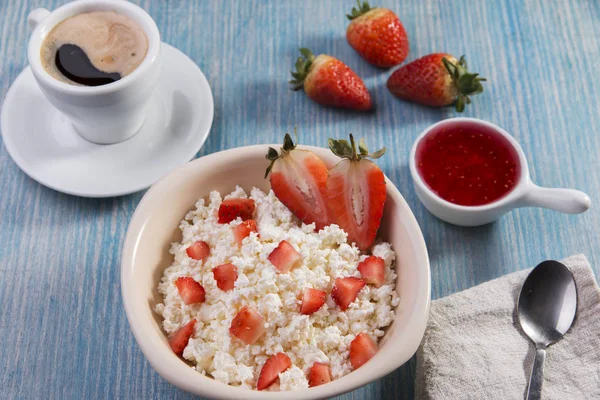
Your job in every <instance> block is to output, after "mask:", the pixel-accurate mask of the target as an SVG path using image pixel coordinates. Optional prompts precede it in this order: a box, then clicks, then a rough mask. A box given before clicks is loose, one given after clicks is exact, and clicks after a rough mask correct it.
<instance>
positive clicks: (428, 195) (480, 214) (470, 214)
mask: <svg viewBox="0 0 600 400" xmlns="http://www.w3.org/2000/svg"><path fill="white" fill-rule="evenodd" d="M454 124H465V125H474V126H481V127H483V128H487V129H488V130H490V131H492V132H494V133H495V134H497V135H500V136H503V137H504V138H506V139H507V140H508V143H509V144H510V145H512V147H513V149H514V150H515V151H516V153H517V155H518V156H519V163H520V167H521V175H520V177H519V181H518V183H517V184H516V185H515V187H514V188H513V189H512V190H511V191H510V192H509V193H508V194H507V195H506V196H504V197H501V198H499V199H498V200H496V201H493V202H491V203H489V204H485V205H481V206H462V205H458V204H454V203H450V202H449V201H446V200H444V199H442V198H441V197H440V196H438V195H437V194H436V193H434V192H433V191H432V190H431V189H430V188H429V186H427V184H426V183H425V182H424V181H423V179H422V178H421V175H420V173H419V171H418V170H417V166H416V161H415V160H416V155H417V148H418V146H419V143H420V142H421V140H423V139H424V138H425V137H426V136H427V135H428V134H429V133H430V132H432V131H434V130H437V129H439V128H440V127H443V126H446V125H454ZM409 163H410V173H411V175H412V179H413V185H414V188H415V192H417V197H418V198H419V200H421V203H423V205H424V206H425V208H427V210H429V212H430V213H432V214H433V215H435V216H436V217H438V218H439V219H441V220H443V221H446V222H449V223H451V224H454V225H461V226H478V225H484V224H488V223H490V222H493V221H495V220H497V219H498V218H500V217H501V216H502V215H504V214H505V213H507V212H509V211H511V210H513V209H515V208H519V207H544V208H550V209H552V210H556V211H559V212H563V213H567V214H579V213H582V212H585V211H587V210H588V208H590V204H591V201H590V198H589V196H588V195H587V194H585V193H583V192H580V191H579V190H573V189H557V188H543V187H539V186H537V185H536V184H534V183H533V182H532V181H531V178H530V176H529V167H528V165H527V158H526V157H525V153H524V152H523V149H522V148H521V146H520V145H519V143H518V142H517V141H516V140H515V138H513V137H512V136H511V135H509V134H508V132H506V131H505V130H504V129H502V128H500V127H498V126H496V125H494V124H492V123H490V122H487V121H484V120H481V119H477V118H462V117H461V118H449V119H445V120H443V121H440V122H437V123H435V124H433V125H431V126H430V127H429V128H427V129H425V131H423V133H422V134H421V135H420V136H419V137H418V138H417V140H415V142H414V144H413V147H412V150H411V152H410V161H409Z"/></svg>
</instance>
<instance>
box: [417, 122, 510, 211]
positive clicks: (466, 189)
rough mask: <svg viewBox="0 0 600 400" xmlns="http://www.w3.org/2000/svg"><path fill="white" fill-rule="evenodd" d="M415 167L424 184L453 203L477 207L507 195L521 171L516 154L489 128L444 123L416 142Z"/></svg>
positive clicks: (503, 139)
mask: <svg viewBox="0 0 600 400" xmlns="http://www.w3.org/2000/svg"><path fill="white" fill-rule="evenodd" d="M415 161H416V166H417V170H418V171H419V175H420V176H421V178H422V179H423V181H425V183H426V184H427V186H429V188H430V189H431V190H432V191H433V192H435V193H436V194H437V195H438V196H440V197H441V198H443V199H444V200H447V201H449V202H451V203H454V204H459V205H463V206H480V205H483V204H488V203H492V202H494V201H496V200H498V199H501V198H502V197H504V196H506V195H507V194H508V193H509V192H510V191H511V190H512V189H513V188H514V187H515V185H516V184H517V183H518V181H519V176H520V174H521V167H520V163H519V155H518V154H517V152H516V150H515V149H514V148H513V146H512V145H511V144H510V142H509V141H508V140H507V139H506V138H505V137H504V136H501V135H500V134H498V133H496V132H495V131H494V130H492V129H491V128H488V127H486V126H482V125H480V124H477V123H473V122H456V123H452V124H444V125H442V126H440V127H438V128H436V129H434V130H432V131H430V132H429V133H428V134H427V135H426V136H425V137H424V138H423V139H422V140H421V141H420V142H419V144H418V146H417V151H416V160H415Z"/></svg>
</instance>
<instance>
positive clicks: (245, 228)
mask: <svg viewBox="0 0 600 400" xmlns="http://www.w3.org/2000/svg"><path fill="white" fill-rule="evenodd" d="M251 232H258V228H257V227H256V221H255V220H253V219H249V220H248V221H243V222H242V223H241V224H239V225H238V226H236V227H235V228H233V237H234V238H235V242H236V243H237V244H238V245H239V246H241V245H242V241H243V240H244V238H247V237H248V236H250V233H251Z"/></svg>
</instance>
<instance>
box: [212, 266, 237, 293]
mask: <svg viewBox="0 0 600 400" xmlns="http://www.w3.org/2000/svg"><path fill="white" fill-rule="evenodd" d="M213 275H214V277H215V281H217V286H218V287H219V289H221V290H223V291H225V292H227V291H229V290H231V289H233V288H234V286H235V280H236V279H237V277H238V274H237V268H236V266H235V265H233V264H231V263H228V264H222V265H219V266H217V267H214V268H213Z"/></svg>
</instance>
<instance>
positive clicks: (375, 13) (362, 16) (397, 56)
mask: <svg viewBox="0 0 600 400" xmlns="http://www.w3.org/2000/svg"><path fill="white" fill-rule="evenodd" d="M357 3H358V8H353V9H352V14H348V15H347V17H348V19H349V20H351V21H352V22H350V25H348V29H347V30H346V39H347V40H348V43H350V46H352V48H354V50H356V52H357V53H358V54H360V55H361V57H362V58H364V59H365V60H367V61H368V62H369V63H371V64H373V65H376V66H378V67H383V68H389V67H393V66H394V65H398V64H401V63H402V61H404V60H405V59H406V56H407V55H408V48H409V46H408V38H407V37H406V30H404V26H402V22H400V19H399V18H398V16H396V14H394V12H393V11H391V10H388V9H387V8H377V7H374V8H371V6H369V3H367V2H366V1H365V2H363V3H362V5H361V4H360V0H358V1H357Z"/></svg>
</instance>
